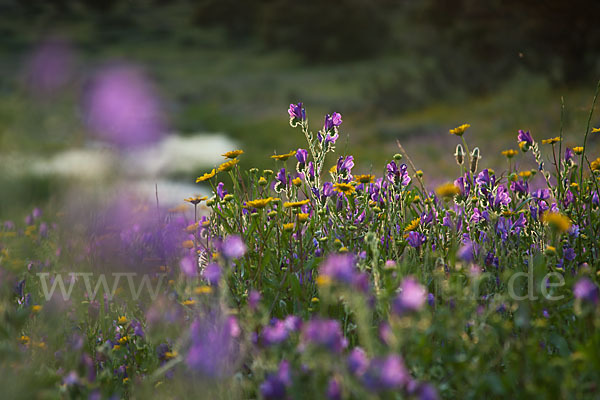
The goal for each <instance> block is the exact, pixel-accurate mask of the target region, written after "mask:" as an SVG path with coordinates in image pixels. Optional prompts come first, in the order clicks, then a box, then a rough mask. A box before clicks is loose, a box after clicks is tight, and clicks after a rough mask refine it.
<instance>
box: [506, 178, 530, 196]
mask: <svg viewBox="0 0 600 400" xmlns="http://www.w3.org/2000/svg"><path fill="white" fill-rule="evenodd" d="M510 190H512V191H513V192H516V193H519V194H522V195H526V194H527V193H529V183H527V182H525V181H523V180H521V181H516V182H512V183H511V184H510Z"/></svg>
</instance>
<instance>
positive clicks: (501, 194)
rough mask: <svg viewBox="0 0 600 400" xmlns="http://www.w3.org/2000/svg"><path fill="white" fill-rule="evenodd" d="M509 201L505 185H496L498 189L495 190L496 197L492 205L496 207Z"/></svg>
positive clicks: (505, 204)
mask: <svg viewBox="0 0 600 400" xmlns="http://www.w3.org/2000/svg"><path fill="white" fill-rule="evenodd" d="M510 201H511V199H510V196H509V195H508V190H507V189H506V186H502V185H500V186H498V189H497V190H496V197H494V207H496V208H498V207H499V206H507V205H508V204H509V203H510Z"/></svg>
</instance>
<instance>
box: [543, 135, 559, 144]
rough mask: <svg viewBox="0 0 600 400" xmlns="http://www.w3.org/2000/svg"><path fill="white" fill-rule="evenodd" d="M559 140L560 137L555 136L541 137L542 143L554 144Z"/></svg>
mask: <svg viewBox="0 0 600 400" xmlns="http://www.w3.org/2000/svg"><path fill="white" fill-rule="evenodd" d="M558 142H560V137H558V136H556V137H553V138H550V139H542V144H554V143H558Z"/></svg>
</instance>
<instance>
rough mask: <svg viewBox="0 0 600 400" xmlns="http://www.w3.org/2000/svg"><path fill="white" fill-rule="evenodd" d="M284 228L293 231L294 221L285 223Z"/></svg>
mask: <svg viewBox="0 0 600 400" xmlns="http://www.w3.org/2000/svg"><path fill="white" fill-rule="evenodd" d="M283 230H284V231H286V232H291V231H293V230H294V223H293V222H290V223H288V224H283Z"/></svg>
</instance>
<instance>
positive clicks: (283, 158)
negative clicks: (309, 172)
mask: <svg viewBox="0 0 600 400" xmlns="http://www.w3.org/2000/svg"><path fill="white" fill-rule="evenodd" d="M294 155H296V150H292V151H290V152H289V153H286V154H279V155H277V154H275V155H272V156H271V158H272V159H274V160H279V161H286V160H287V159H288V158H290V157H292V156H294Z"/></svg>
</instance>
